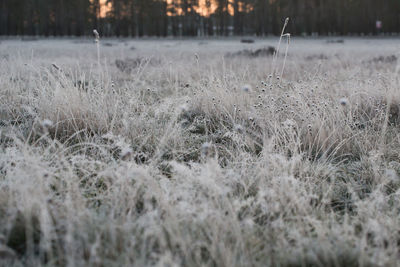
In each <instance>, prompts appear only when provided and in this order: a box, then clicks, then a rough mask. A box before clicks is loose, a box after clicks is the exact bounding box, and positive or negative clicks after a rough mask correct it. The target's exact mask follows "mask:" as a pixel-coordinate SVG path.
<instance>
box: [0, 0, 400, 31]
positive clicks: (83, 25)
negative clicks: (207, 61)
mask: <svg viewBox="0 0 400 267" xmlns="http://www.w3.org/2000/svg"><path fill="white" fill-rule="evenodd" d="M101 3H102V2H100V0H0V35H32V36H82V35H89V34H91V32H92V30H93V29H97V30H98V31H99V32H100V34H102V35H103V36H133V37H141V36H227V35H258V36H263V35H269V34H274V35H278V34H279V33H280V30H281V27H282V24H283V21H284V19H285V18H286V17H290V18H291V20H290V23H289V25H288V31H289V32H290V33H292V34H297V35H300V34H303V35H311V34H319V35H330V34H332V35H348V34H366V35H367V34H376V33H379V32H382V33H397V32H399V31H400V1H399V0H379V1H377V0H107V4H108V5H109V7H110V8H109V10H108V12H107V14H106V15H105V16H104V15H102V14H101ZM377 21H381V25H382V28H381V29H378V28H377V27H376V23H377Z"/></svg>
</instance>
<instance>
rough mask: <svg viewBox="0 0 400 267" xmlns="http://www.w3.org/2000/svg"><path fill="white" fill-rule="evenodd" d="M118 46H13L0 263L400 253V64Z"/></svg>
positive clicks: (4, 119) (354, 257)
mask: <svg viewBox="0 0 400 267" xmlns="http://www.w3.org/2000/svg"><path fill="white" fill-rule="evenodd" d="M292 41H293V40H292ZM110 42H111V44H112V46H107V47H105V46H101V47H100V49H101V54H100V53H97V49H96V45H94V44H90V43H88V44H86V43H79V44H76V43H72V42H69V41H47V42H46V41H39V42H37V43H32V44H29V45H28V44H26V43H24V45H21V44H18V43H16V44H15V43H12V42H11V41H10V43H8V42H6V41H5V42H3V43H2V44H1V46H0V55H1V56H2V58H1V60H0V90H1V96H2V97H1V99H0V108H1V110H0V116H1V117H0V123H1V128H0V131H1V132H0V144H1V153H0V265H4V266H9V265H14V266H23V265H27V266H153V265H157V266H396V265H398V260H399V244H400V243H399V241H400V233H399V226H400V224H399V215H398V211H399V208H400V202H399V201H398V199H399V198H398V194H399V193H398V192H399V187H400V178H399V174H400V159H399V151H400V144H399V140H400V139H399V137H400V136H399V131H398V129H399V128H398V127H399V125H398V121H399V118H400V117H399V103H400V95H399V93H398V88H399V79H398V77H397V73H396V67H397V65H396V64H397V62H393V61H389V62H387V61H385V58H383V60H380V59H379V58H377V57H376V56H377V55H376V54H377V52H376V51H375V50H373V49H372V48H370V46H369V45H364V46H363V45H360V46H358V45H357V42H362V41H357V40H356V41H354V40H346V41H345V44H344V45H342V44H336V45H329V46H328V45H326V46H325V45H321V44H320V43H319V42H322V41H321V40H314V41H302V40H299V41H298V43H296V40H294V41H293V43H292V44H291V46H292V47H291V48H290V50H289V54H288V56H287V59H286V63H285V64H286V66H285V72H284V75H283V76H281V75H280V76H279V79H278V78H277V77H276V76H272V77H268V75H269V74H270V73H272V72H273V70H274V69H277V70H278V73H280V72H281V67H282V64H283V56H284V54H283V55H282V53H281V54H280V56H278V57H277V59H276V62H273V60H272V58H270V57H262V58H246V57H241V56H239V57H224V54H225V50H231V51H235V50H240V49H242V48H243V47H241V45H237V44H236V41H235V40H231V41H226V40H225V41H224V40H220V41H208V42H207V43H200V42H199V43H198V42H197V41H159V42H155V41H139V42H135V43H133V42H130V41H125V43H120V42H117V41H112V40H111V41H110ZM267 42H275V40H272V41H271V40H267ZM302 42H305V44H303V45H304V46H305V47H306V48H301V45H302ZM352 42H355V43H356V44H355V45H353V46H351V44H352ZM348 43H349V44H348ZM97 44H98V43H97ZM100 44H101V43H100ZM261 44H264V43H263V41H257V42H256V44H255V46H258V45H261ZM98 45H99V44H98ZM132 45H134V46H135V48H136V49H135V50H132V49H131V46H132ZM348 46H350V47H348ZM388 46H389V47H391V46H390V44H389V45H388ZM292 48H293V49H292ZM359 48H360V49H359ZM390 49H391V48H390ZM390 49H389V48H388V49H387V50H384V49H383V50H381V51H379V53H390V51H391V50H390ZM314 50H316V51H318V52H315V53H314ZM358 50H360V51H358ZM349 51H350V52H349ZM350 53H351V54H352V55H353V57H349V56H348V54H350ZM98 55H101V58H100V59H99V58H98ZM385 56H386V55H385ZM133 57H137V58H139V57H140V58H141V59H140V60H139V61H138V60H131V61H129V62H139V63H138V64H137V65H135V66H132V68H129V69H128V70H122V71H121V70H119V69H118V68H117V66H116V65H115V64H114V62H115V59H119V60H126V59H127V58H133ZM150 59H156V60H155V61H151V60H150ZM99 62H100V65H101V68H98V63H99ZM127 62H128V61H127ZM152 62H153V63H152ZM154 62H155V63H154ZM53 64H54V65H55V66H54V65H53ZM132 64H133V63H132ZM135 64H136V63H135Z"/></svg>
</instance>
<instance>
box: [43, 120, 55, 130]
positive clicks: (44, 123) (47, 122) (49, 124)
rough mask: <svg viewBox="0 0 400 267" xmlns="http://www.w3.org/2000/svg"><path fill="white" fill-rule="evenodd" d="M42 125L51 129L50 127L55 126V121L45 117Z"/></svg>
mask: <svg viewBox="0 0 400 267" xmlns="http://www.w3.org/2000/svg"><path fill="white" fill-rule="evenodd" d="M42 126H43V128H45V129H49V128H51V127H53V122H52V121H51V120H47V119H45V120H43V121H42Z"/></svg>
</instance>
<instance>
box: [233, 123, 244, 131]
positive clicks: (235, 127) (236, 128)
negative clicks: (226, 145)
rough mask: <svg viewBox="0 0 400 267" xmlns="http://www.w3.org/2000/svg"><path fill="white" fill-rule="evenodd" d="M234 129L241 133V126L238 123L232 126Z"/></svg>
mask: <svg viewBox="0 0 400 267" xmlns="http://www.w3.org/2000/svg"><path fill="white" fill-rule="evenodd" d="M233 128H234V130H235V131H236V132H238V133H243V126H242V125H240V124H235V126H234V127H233Z"/></svg>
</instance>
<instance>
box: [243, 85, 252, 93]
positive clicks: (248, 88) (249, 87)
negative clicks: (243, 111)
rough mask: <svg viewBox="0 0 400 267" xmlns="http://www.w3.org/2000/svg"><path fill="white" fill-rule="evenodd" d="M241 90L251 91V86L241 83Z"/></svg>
mask: <svg viewBox="0 0 400 267" xmlns="http://www.w3.org/2000/svg"><path fill="white" fill-rule="evenodd" d="M242 91H243V92H246V93H248V92H250V91H251V86H250V85H248V84H246V85H243V87H242Z"/></svg>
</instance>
